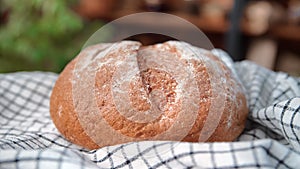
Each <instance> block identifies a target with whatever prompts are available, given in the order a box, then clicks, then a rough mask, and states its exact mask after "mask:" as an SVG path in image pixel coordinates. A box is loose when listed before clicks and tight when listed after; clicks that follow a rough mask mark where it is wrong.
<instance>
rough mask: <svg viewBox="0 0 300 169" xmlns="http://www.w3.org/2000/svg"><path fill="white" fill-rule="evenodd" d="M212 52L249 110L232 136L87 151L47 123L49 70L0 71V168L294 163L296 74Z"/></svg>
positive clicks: (299, 101) (299, 160) (299, 159)
mask: <svg viewBox="0 0 300 169" xmlns="http://www.w3.org/2000/svg"><path fill="white" fill-rule="evenodd" d="M213 53H214V54H216V55H217V56H219V57H220V58H221V59H222V60H223V61H224V62H225V63H226V64H227V65H228V66H229V67H230V68H231V69H232V71H233V72H234V73H235V76H236V77H237V78H239V80H240V81H241V83H242V84H243V86H244V88H245V92H246V95H247V101H248V104H249V109H250V112H249V116H248V120H247V124H246V128H245V130H244V132H243V133H242V134H241V136H240V137H239V138H238V139H237V140H236V141H234V142H226V143H223V142H222V143H186V142H171V141H143V142H131V143H127V144H121V145H115V146H110V147H104V148H101V149H98V150H92V151H88V150H85V149H84V148H82V147H79V146H77V145H74V144H72V143H70V142H68V141H67V140H65V139H64V137H63V136H62V135H61V134H60V133H59V132H58V131H57V129H56V128H55V126H54V124H53V123H52V121H51V118H50V114H49V97H50V94H51V90H52V87H53V85H54V83H55V80H56V79H57V75H56V74H54V73H48V72H18V73H9V74H0V125H1V126H0V168H5V169H6V168H22V169H23V168H51V169H52V168H53V169H54V168H74V169H76V168H83V169H85V168H91V169H92V168H299V165H300V79H299V78H296V77H292V76H289V75H287V74H286V73H282V72H273V71H270V70H267V69H265V68H262V67H260V66H258V65H256V64H255V63H252V62H250V61H242V62H237V63H233V62H232V61H231V59H230V57H229V56H228V55H227V54H226V53H225V52H224V51H221V50H213Z"/></svg>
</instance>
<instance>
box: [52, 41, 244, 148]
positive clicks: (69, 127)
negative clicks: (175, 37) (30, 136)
mask: <svg viewBox="0 0 300 169" xmlns="http://www.w3.org/2000/svg"><path fill="white" fill-rule="evenodd" d="M50 113H51V117H52V119H53V122H54V124H55V125H56V127H57V128H58V130H59V131H60V132H61V133H62V134H63V135H64V136H65V137H66V138H67V139H68V140H69V141H71V142H73V143H75V144H78V145H81V146H83V147H86V148H88V149H94V148H99V147H104V146H109V145H116V144H121V143H126V142H130V141H141V140H175V141H190V142H198V141H201V142H202V141H233V140H234V139H235V138H236V137H237V136H238V135H240V133H241V132H242V130H243V129H244V125H245V121H246V117H247V113H248V109H247V105H246V99H245V95H244V93H243V88H242V86H241V84H240V83H239V82H238V80H237V79H235V77H234V76H233V74H232V72H231V71H230V69H229V68H228V67H227V66H226V65H225V64H224V63H223V62H222V61H221V60H220V59H218V58H217V57H216V56H214V55H213V54H212V53H211V52H210V51H207V50H204V49H201V48H198V47H194V46H192V45H190V44H188V43H185V42H179V41H168V42H165V43H162V44H156V45H152V46H142V45H141V44H140V43H139V42H134V41H121V42H116V43H104V44H97V45H94V46H90V47H88V48H86V49H84V50H83V51H81V52H80V54H79V55H78V56H77V57H76V58H75V59H74V60H73V61H71V62H70V63H69V64H68V65H67V66H66V68H65V69H64V71H63V72H62V73H61V74H60V76H59V78H58V80H57V82H56V84H55V86H54V88H53V91H52V95H51V100H50Z"/></svg>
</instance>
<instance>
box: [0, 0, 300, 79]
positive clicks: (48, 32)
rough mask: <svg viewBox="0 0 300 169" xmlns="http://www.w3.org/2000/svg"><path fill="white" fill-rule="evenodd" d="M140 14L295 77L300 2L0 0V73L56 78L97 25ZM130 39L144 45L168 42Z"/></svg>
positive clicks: (299, 70) (299, 67)
mask: <svg viewBox="0 0 300 169" xmlns="http://www.w3.org/2000/svg"><path fill="white" fill-rule="evenodd" d="M145 11H155V12H165V13H170V14H174V15H177V16H179V17H182V18H184V19H186V20H188V21H189V22H191V23H193V24H194V25H196V26H197V27H198V28H200V29H201V30H202V31H203V32H204V33H205V34H206V35H207V36H208V37H209V39H210V40H211V41H212V43H213V45H214V46H215V47H217V48H221V49H224V50H225V51H227V52H228V53H229V54H230V55H231V56H232V58H233V59H234V60H235V61H240V60H244V59H248V60H252V61H254V62H256V63H258V64H260V65H262V66H264V67H266V68H268V69H272V70H275V71H284V72H287V73H289V74H291V75H294V76H300V0H264V1H262V0H259V1H256V0H51V1H44V0H26V1H20V0H0V72H1V73H5V72H15V71H30V70H42V71H52V72H57V73H59V72H60V71H61V70H62V69H63V68H64V66H65V65H66V64H67V63H68V62H69V61H70V60H71V59H72V58H74V57H75V56H76V55H77V54H78V53H79V51H80V50H81V47H82V46H83V45H84V43H85V42H86V40H87V39H88V38H89V37H90V36H91V35H92V34H93V33H94V32H95V31H96V30H98V29H99V28H100V27H101V26H102V25H104V24H105V23H107V22H110V21H112V20H114V19H117V18H119V17H122V16H125V15H128V14H133V13H136V12H145ZM154 22H155V21H147V20H145V23H144V24H143V25H144V26H147V27H153V26H155V24H152V23H154ZM166 23H168V21H166ZM123 24H125V25H126V24H133V23H123ZM172 26H175V25H172V23H170V27H172ZM182 31H188V30H182ZM128 39H132V40H139V41H141V42H142V43H143V44H144V45H149V44H154V43H158V42H163V41H166V40H169V39H171V38H170V37H166V36H162V35H156V34H142V35H136V36H133V37H129V38H128Z"/></svg>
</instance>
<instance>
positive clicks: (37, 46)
mask: <svg viewBox="0 0 300 169" xmlns="http://www.w3.org/2000/svg"><path fill="white" fill-rule="evenodd" d="M73 1H74V0H73ZM72 3H74V2H72V1H70V0H68V1H66V0H46V1H45V0H26V1H25V0H24V1H23V0H21V1H20V0H2V1H1V0H0V6H1V8H2V9H0V10H7V9H8V10H9V18H8V22H7V23H5V24H3V25H0V72H10V71H18V70H46V71H54V72H60V71H61V70H62V68H63V67H64V66H65V64H66V63H67V62H69V61H70V60H71V59H72V58H73V57H74V56H75V55H76V54H77V53H78V52H79V50H80V48H81V45H83V44H82V42H83V41H84V40H86V39H85V38H86V37H87V35H86V34H87V32H86V30H90V29H86V28H85V26H84V23H83V20H82V19H81V18H80V17H79V16H78V15H76V14H75V13H74V12H73V11H72V10H71V8H70V7H71V5H72ZM83 30H85V31H83Z"/></svg>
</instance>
